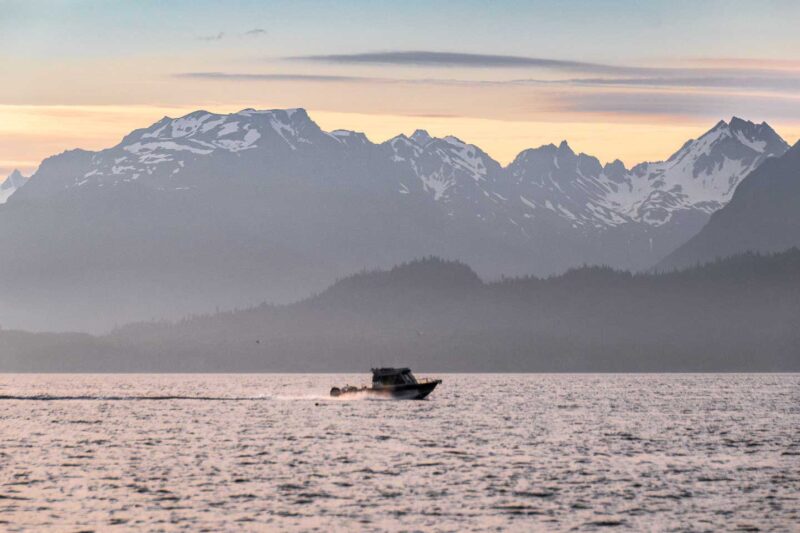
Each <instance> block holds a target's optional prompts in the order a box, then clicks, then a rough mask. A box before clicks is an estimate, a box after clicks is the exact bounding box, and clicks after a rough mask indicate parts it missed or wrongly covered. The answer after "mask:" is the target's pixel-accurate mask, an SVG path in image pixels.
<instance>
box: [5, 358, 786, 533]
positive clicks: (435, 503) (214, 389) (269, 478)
mask: <svg viewBox="0 0 800 533" xmlns="http://www.w3.org/2000/svg"><path fill="white" fill-rule="evenodd" d="M420 375H421V376H426V375H425V374H424V373H420ZM439 377H442V378H443V379H444V383H443V384H442V385H441V386H440V388H439V389H437V390H436V391H435V392H434V393H433V395H432V396H431V397H430V398H429V400H426V401H421V402H403V401H385V400H365V399H361V400H354V401H343V400H332V399H330V398H329V397H328V390H329V388H330V387H331V386H332V385H342V384H345V383H351V384H359V383H361V382H362V381H364V380H366V379H367V376H357V375H340V374H339V375H324V374H316V375H252V374H251V375H214V376H211V375H0V528H1V529H7V530H11V531H20V530H25V529H32V528H39V529H48V530H57V531H58V530H64V531H74V530H103V531H105V530H109V529H113V528H115V527H118V528H120V529H131V528H135V529H157V530H179V529H185V530H191V531H203V530H209V531H210V530H213V531H221V530H233V529H242V530H263V529H267V528H271V529H280V530H287V529H288V530H292V529H318V530H320V531H331V530H346V529H350V530H355V529H357V530H414V529H421V530H445V531H465V530H512V531H530V530H532V529H541V530H569V529H573V528H577V529H586V530H593V529H620V530H622V529H632V530H639V531H641V530H696V531H703V530H737V529H741V530H752V529H754V528H759V529H766V530H789V529H791V528H793V527H797V526H796V525H797V524H798V523H800V435H798V430H797V428H798V427H800V375H798V374H783V375H774V374H757V375H741V374H736V375H734V374H727V375H713V374H703V375H681V374H669V375H665V374H648V375H586V374H584V375H531V374H528V375H501V374H494V375H463V374H462V375H443V376H439Z"/></svg>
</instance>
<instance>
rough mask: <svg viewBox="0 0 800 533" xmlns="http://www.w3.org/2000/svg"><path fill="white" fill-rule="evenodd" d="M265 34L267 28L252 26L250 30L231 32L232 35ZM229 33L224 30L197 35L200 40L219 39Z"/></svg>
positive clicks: (259, 35)
mask: <svg viewBox="0 0 800 533" xmlns="http://www.w3.org/2000/svg"><path fill="white" fill-rule="evenodd" d="M266 34H267V30H265V29H263V28H253V29H252V30H247V31H245V32H242V33H234V34H232V36H233V37H261V36H263V35H266ZM230 36H231V35H228V34H227V33H225V32H222V31H221V32H219V33H214V34H211V35H200V36H199V37H197V39H198V40H200V41H221V40H223V39H227V38H228V37H230Z"/></svg>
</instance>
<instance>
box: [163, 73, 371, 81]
mask: <svg viewBox="0 0 800 533" xmlns="http://www.w3.org/2000/svg"><path fill="white" fill-rule="evenodd" d="M174 77H176V78H190V79H196V80H232V81H321V82H343V81H344V82H358V81H380V79H379V78H364V77H359V76H327V75H322V74H250V73H236V72H233V73H231V72H181V73H179V74H174Z"/></svg>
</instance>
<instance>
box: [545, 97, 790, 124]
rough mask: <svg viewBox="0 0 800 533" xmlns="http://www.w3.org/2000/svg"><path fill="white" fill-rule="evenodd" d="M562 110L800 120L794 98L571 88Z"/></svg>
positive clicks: (640, 114)
mask: <svg viewBox="0 0 800 533" xmlns="http://www.w3.org/2000/svg"><path fill="white" fill-rule="evenodd" d="M558 100H559V102H560V104H559V105H560V109H559V110H560V111H570V112H578V113H603V114H614V115H630V116H636V115H639V116H684V117H704V118H709V119H716V118H719V117H724V116H732V115H738V116H747V117H751V118H753V119H756V118H757V119H758V120H764V119H769V120H798V119H800V106H798V105H797V102H798V100H797V99H796V98H795V97H778V96H775V95H773V96H758V95H736V94H729V95H724V94H719V93H713V94H712V93H690V92H685V93H677V92H657V91H636V90H632V91H598V92H591V93H588V92H575V91H568V92H564V93H562V94H560V95H559V98H558Z"/></svg>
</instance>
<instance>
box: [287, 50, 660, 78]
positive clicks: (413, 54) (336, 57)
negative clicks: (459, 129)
mask: <svg viewBox="0 0 800 533" xmlns="http://www.w3.org/2000/svg"><path fill="white" fill-rule="evenodd" d="M286 59H289V60H294V61H313V62H319V63H335V64H376V65H413V66H438V67H468V68H504V67H511V68H525V67H528V68H544V69H551V70H567V71H576V72H596V73H607V74H625V73H628V74H634V73H646V72H650V71H651V70H652V69H647V68H638V67H625V66H617V65H605V64H602V63H588V62H583V61H568V60H562V59H550V58H541V57H525V56H514V55H490V54H466V53H459V52H431V51H424V50H417V51H389V52H368V53H359V54H331V55H308V56H293V57H287V58H286Z"/></svg>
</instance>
